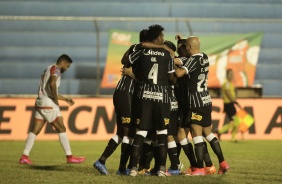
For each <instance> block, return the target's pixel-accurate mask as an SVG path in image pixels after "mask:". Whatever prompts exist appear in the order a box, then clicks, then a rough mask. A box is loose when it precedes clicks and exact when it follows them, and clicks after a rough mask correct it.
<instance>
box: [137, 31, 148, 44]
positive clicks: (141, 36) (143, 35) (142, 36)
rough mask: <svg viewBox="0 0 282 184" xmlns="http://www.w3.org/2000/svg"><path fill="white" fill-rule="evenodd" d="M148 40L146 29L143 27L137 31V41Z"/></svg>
mask: <svg viewBox="0 0 282 184" xmlns="http://www.w3.org/2000/svg"><path fill="white" fill-rule="evenodd" d="M145 41H148V29H143V30H142V31H140V33H139V42H145Z"/></svg>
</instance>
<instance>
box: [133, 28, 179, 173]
mask: <svg viewBox="0 0 282 184" xmlns="http://www.w3.org/2000/svg"><path fill="white" fill-rule="evenodd" d="M163 30H164V28H163V27H162V26H160V25H152V26H150V27H149V29H148V32H147V33H148V35H147V36H148V40H149V41H151V42H153V43H155V44H160V45H162V44H163V43H164V34H163ZM129 58H130V62H131V63H132V64H137V63H138V65H137V66H138V74H137V75H136V74H135V75H136V78H138V80H139V81H140V86H139V89H137V90H138V98H139V100H140V103H139V104H140V108H139V109H140V111H139V112H140V114H138V115H137V121H136V124H137V125H136V126H137V131H136V135H135V137H134V142H133V145H132V146H133V148H132V152H131V158H130V159H132V168H131V171H130V176H136V175H137V163H138V158H139V156H140V150H141V146H142V144H143V140H144V138H145V137H146V135H147V133H148V131H149V130H155V131H156V134H157V139H158V153H159V164H160V167H159V171H158V176H167V173H166V168H165V165H166V159H167V128H168V125H169V117H170V93H171V89H170V82H169V81H170V80H173V77H174V66H173V65H174V63H173V58H172V57H171V55H170V53H169V52H168V51H167V50H165V49H161V48H159V49H158V48H152V49H142V48H141V49H136V51H135V52H134V53H132V54H130V56H129Z"/></svg>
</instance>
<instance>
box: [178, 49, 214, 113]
mask: <svg viewBox="0 0 282 184" xmlns="http://www.w3.org/2000/svg"><path fill="white" fill-rule="evenodd" d="M182 67H183V68H185V69H186V71H187V75H186V76H185V77H187V78H188V83H187V87H188V91H187V97H188V100H189V103H190V104H189V106H190V107H189V109H191V110H198V111H201V112H204V113H210V110H211V105H212V101H211V96H210V94H209V91H208V73H209V60H208V56H207V55H206V54H205V53H199V54H195V55H193V56H191V57H190V58H189V59H187V62H185V63H184V65H183V66H182Z"/></svg>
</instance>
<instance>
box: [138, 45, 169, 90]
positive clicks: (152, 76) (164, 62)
mask: <svg viewBox="0 0 282 184" xmlns="http://www.w3.org/2000/svg"><path fill="white" fill-rule="evenodd" d="M171 60H172V59H171V56H170V53H169V52H168V51H166V50H164V49H144V50H143V51H142V54H141V55H140V70H141V71H140V72H141V76H140V80H141V82H143V83H146V84H148V85H149V86H151V87H153V86H168V85H170V83H169V78H168V73H169V71H172V70H173V68H172V67H171V66H170V65H172V62H171Z"/></svg>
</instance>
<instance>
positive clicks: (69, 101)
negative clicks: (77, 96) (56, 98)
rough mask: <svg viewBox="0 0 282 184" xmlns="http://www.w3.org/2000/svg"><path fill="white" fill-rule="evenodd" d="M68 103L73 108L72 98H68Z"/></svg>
mask: <svg viewBox="0 0 282 184" xmlns="http://www.w3.org/2000/svg"><path fill="white" fill-rule="evenodd" d="M66 102H67V103H68V104H69V105H70V106H72V105H73V104H74V101H73V99H71V98H67V100H66Z"/></svg>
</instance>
